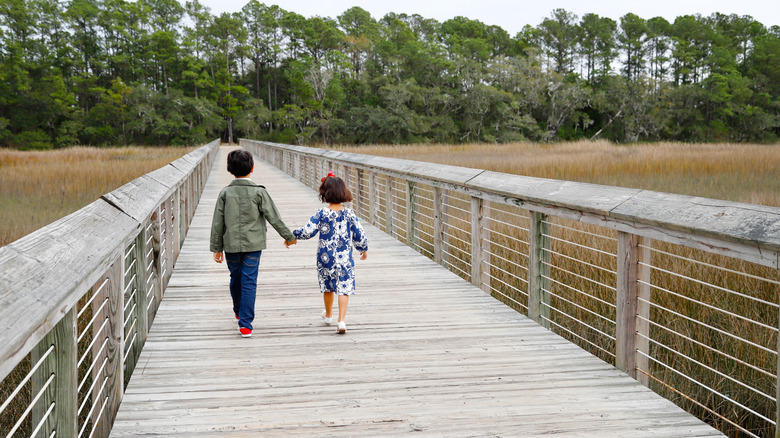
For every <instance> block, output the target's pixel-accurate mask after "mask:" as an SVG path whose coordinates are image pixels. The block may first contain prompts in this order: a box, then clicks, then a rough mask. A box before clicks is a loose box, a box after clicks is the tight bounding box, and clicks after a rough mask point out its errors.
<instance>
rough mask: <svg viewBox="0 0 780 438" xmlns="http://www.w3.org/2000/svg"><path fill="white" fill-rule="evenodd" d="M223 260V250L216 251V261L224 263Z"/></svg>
mask: <svg viewBox="0 0 780 438" xmlns="http://www.w3.org/2000/svg"><path fill="white" fill-rule="evenodd" d="M222 260H223V255H222V251H220V252H215V253H214V261H215V262H217V263H222Z"/></svg>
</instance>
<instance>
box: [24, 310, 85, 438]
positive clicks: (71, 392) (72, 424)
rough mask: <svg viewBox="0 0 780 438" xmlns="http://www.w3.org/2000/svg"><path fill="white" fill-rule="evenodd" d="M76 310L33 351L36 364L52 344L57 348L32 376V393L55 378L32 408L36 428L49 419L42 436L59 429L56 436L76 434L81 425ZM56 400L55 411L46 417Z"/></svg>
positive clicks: (33, 361) (33, 359)
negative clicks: (79, 421)
mask: <svg viewBox="0 0 780 438" xmlns="http://www.w3.org/2000/svg"><path fill="white" fill-rule="evenodd" d="M75 315H76V309H75V308H72V309H70V310H69V311H68V313H66V314H65V316H64V317H63V318H62V319H61V320H60V322H58V323H57V325H56V326H54V328H53V329H52V330H51V331H50V332H49V333H48V334H47V335H46V336H45V337H44V338H43V339H42V340H41V342H39V343H38V345H37V346H36V347H35V348H34V349H33V350H32V352H31V355H30V357H31V359H32V363H33V364H36V363H38V361H39V360H40V359H41V358H42V357H43V356H44V355H45V354H46V352H47V351H48V350H49V347H51V346H54V350H53V351H52V352H51V353H50V354H49V356H48V357H47V358H46V359H45V360H44V362H43V363H42V364H41V366H40V368H38V370H37V371H36V372H35V375H34V376H33V379H32V382H33V383H32V385H33V394H37V393H38V392H39V391H40V390H41V388H43V387H44V386H45V384H46V382H47V381H48V380H49V378H50V377H51V376H52V374H53V375H54V380H53V381H52V383H51V384H50V386H49V387H48V388H47V389H46V392H45V393H44V395H43V396H42V397H41V399H40V400H39V401H38V403H36V405H35V406H34V408H33V411H32V424H33V427H35V426H36V425H38V424H39V423H40V422H41V421H42V420H43V419H44V418H47V419H46V421H45V422H44V424H43V427H42V428H41V430H42V431H44V433H43V436H50V434H51V431H54V430H56V431H57V432H56V433H57V436H65V437H75V436H76V431H77V428H78V413H77V411H78V392H77V391H76V388H77V381H78V375H77V370H76V362H77V361H78V350H77V347H76V339H77V332H76V316H75ZM52 403H54V407H53V411H52V413H51V414H49V416H48V417H47V416H46V412H48V410H49V408H50V407H52V406H51V405H52Z"/></svg>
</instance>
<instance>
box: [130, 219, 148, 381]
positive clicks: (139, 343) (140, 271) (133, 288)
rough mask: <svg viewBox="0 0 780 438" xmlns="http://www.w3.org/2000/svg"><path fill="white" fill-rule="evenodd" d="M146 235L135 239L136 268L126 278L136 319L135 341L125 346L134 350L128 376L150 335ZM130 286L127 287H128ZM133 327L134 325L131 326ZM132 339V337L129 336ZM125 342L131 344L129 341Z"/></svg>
mask: <svg viewBox="0 0 780 438" xmlns="http://www.w3.org/2000/svg"><path fill="white" fill-rule="evenodd" d="M144 235H145V233H143V232H141V233H139V234H138V236H137V237H136V238H135V249H134V250H133V251H132V257H133V260H135V266H134V268H133V269H132V270H131V271H130V272H128V274H127V275H126V277H129V278H128V279H127V280H126V281H128V282H130V281H132V283H130V284H129V286H130V288H129V291H128V292H129V294H130V295H132V294H133V292H135V310H134V312H133V314H132V316H131V318H135V333H136V335H135V341H134V342H133V343H132V344H131V345H125V349H132V353H128V354H127V357H128V360H127V363H126V365H127V368H126V370H125V372H126V373H127V374H128V375H132V374H133V371H134V370H135V365H136V364H137V362H138V356H139V354H140V352H141V348H142V347H143V345H144V344H145V343H146V336H147V335H148V333H149V322H148V321H149V320H148V314H147V311H146V308H147V306H148V304H149V301H148V299H147V293H148V290H147V285H146V275H145V274H146V263H145V262H144V254H145V252H144V240H145V237H144ZM127 286H128V285H125V287H127ZM131 325H132V324H131ZM128 337H129V338H130V339H132V337H131V336H128ZM125 342H126V343H127V342H129V340H128V339H126V340H125Z"/></svg>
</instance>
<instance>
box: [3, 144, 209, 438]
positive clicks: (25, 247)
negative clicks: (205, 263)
mask: <svg viewBox="0 0 780 438" xmlns="http://www.w3.org/2000/svg"><path fill="white" fill-rule="evenodd" d="M218 148H219V141H218V140H215V141H214V142H211V143H209V144H207V145H205V146H203V147H201V148H199V149H197V150H195V151H193V152H191V153H189V154H187V155H185V156H183V157H181V158H180V159H178V160H176V161H173V162H172V163H170V164H169V165H167V166H164V167H162V168H160V169H158V170H156V171H154V172H151V173H148V174H146V175H144V176H142V177H140V178H138V179H136V180H134V181H132V182H130V183H128V184H126V185H124V186H122V187H120V188H119V189H117V190H114V191H113V192H110V193H108V194H106V195H104V196H102V197H101V198H100V199H99V200H97V201H95V202H93V203H92V204H90V205H88V206H87V207H84V208H83V209H81V210H79V211H77V212H75V213H73V214H71V215H69V216H67V217H65V218H63V219H60V220H58V221H56V222H54V223H52V224H51V225H49V226H47V227H44V228H42V229H40V230H38V231H36V232H34V233H32V234H30V235H28V236H26V237H24V238H22V239H19V240H17V241H16V242H13V243H11V244H9V245H7V246H4V247H2V248H0V378H2V394H0V436H9V437H10V436H45V437H50V436H55V435H56V436H58V437H60V436H62V437H77V436H78V437H81V436H98V437H101V436H108V432H109V431H110V430H111V425H112V423H113V419H114V416H115V414H116V411H117V409H118V407H119V403H120V400H121V398H122V394H123V390H124V388H125V386H126V384H127V381H128V379H129V378H130V375H131V374H132V373H133V369H134V368H135V366H136V363H137V361H138V356H139V354H140V352H141V349H142V348H143V345H144V342H145V340H146V335H147V332H148V330H149V327H150V326H151V323H152V320H153V319H154V316H155V313H156V311H157V307H158V306H159V303H160V300H161V299H162V297H163V293H164V291H165V287H166V285H167V284H168V280H169V278H170V276H171V272H172V271H173V265H174V263H175V261H176V257H177V256H178V254H179V249H180V247H181V245H182V243H183V242H184V237H185V235H186V233H187V229H188V226H189V223H190V221H191V219H192V216H193V214H194V212H195V208H196V207H197V204H198V200H199V199H200V195H201V193H202V191H203V188H204V186H205V183H206V179H207V177H208V174H209V172H210V171H211V168H212V164H213V162H214V158H215V156H216V153H217V151H218ZM0 226H2V225H0ZM22 433H23V435H21V434H22Z"/></svg>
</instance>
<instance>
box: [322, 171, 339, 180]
mask: <svg viewBox="0 0 780 438" xmlns="http://www.w3.org/2000/svg"><path fill="white" fill-rule="evenodd" d="M330 176H336V175H335V174H334V173H333V171H330V172H328V175H327V176H325V177H323V178H322V179H321V180H320V182H325V178H328V177H330Z"/></svg>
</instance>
